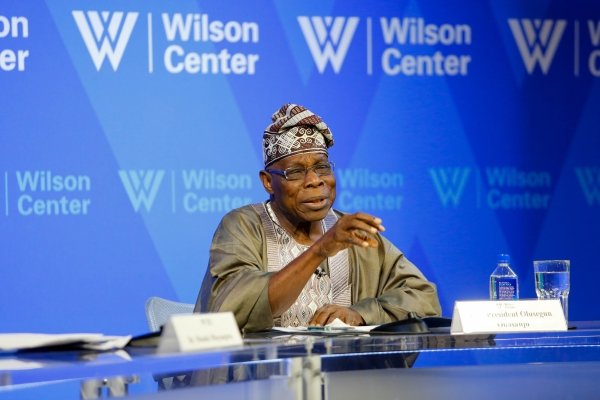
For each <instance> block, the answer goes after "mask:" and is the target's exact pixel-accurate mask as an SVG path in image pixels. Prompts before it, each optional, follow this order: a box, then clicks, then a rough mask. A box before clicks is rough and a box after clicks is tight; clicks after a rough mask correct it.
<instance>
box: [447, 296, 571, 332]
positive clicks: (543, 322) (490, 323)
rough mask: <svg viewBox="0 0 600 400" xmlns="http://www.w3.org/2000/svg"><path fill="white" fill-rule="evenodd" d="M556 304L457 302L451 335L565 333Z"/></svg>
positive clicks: (542, 302) (520, 301)
mask: <svg viewBox="0 0 600 400" xmlns="http://www.w3.org/2000/svg"><path fill="white" fill-rule="evenodd" d="M566 330H567V323H566V321H565V317H564V314H563V310H562V306H561V305H560V301H559V300H555V299H552V300H516V301H457V302H456V303H454V312H453V313H452V327H451V329H450V331H451V333H453V334H461V333H494V332H547V331H566Z"/></svg>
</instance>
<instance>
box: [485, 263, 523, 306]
mask: <svg viewBox="0 0 600 400" xmlns="http://www.w3.org/2000/svg"><path fill="white" fill-rule="evenodd" d="M518 299H519V278H518V277H517V274H515V273H514V271H513V270H512V269H510V256H509V255H508V254H498V259H497V266H496V269H495V270H494V272H492V275H490V300H518Z"/></svg>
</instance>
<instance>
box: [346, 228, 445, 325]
mask: <svg viewBox="0 0 600 400" xmlns="http://www.w3.org/2000/svg"><path fill="white" fill-rule="evenodd" d="M377 237H378V240H379V242H380V244H379V247H378V248H377V249H363V248H357V247H354V248H353V250H352V251H351V253H350V256H351V260H350V265H351V269H350V271H351V278H350V279H351V285H352V306H351V308H353V309H354V310H356V311H357V312H358V313H359V314H360V315H361V316H362V317H363V319H364V320H365V322H366V324H367V325H376V324H382V323H387V322H391V321H396V320H401V319H406V317H407V314H408V313H409V312H411V311H412V312H415V313H417V314H418V315H419V316H421V317H426V316H439V315H441V307H440V302H439V299H438V295H437V289H436V286H435V284H434V283H432V282H429V281H428V280H427V279H426V278H425V276H424V275H423V273H422V272H421V271H420V270H419V269H418V268H417V267H416V266H415V265H414V264H413V263H411V262H410V261H409V260H408V259H407V258H406V257H405V256H404V254H403V253H402V252H401V251H400V250H399V249H398V248H397V247H395V246H394V245H393V244H392V243H391V242H390V241H389V240H387V239H386V238H384V237H383V236H381V235H377Z"/></svg>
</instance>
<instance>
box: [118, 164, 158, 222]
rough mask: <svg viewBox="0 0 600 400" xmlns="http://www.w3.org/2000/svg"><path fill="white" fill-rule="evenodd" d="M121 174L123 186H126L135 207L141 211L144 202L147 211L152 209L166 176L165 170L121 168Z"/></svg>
mask: <svg viewBox="0 0 600 400" xmlns="http://www.w3.org/2000/svg"><path fill="white" fill-rule="evenodd" d="M119 176H120V177H121V182H123V186H125V190H126V191H127V195H128V196H129V200H130V201H131V204H132V205H133V209H134V210H135V211H136V212H139V211H140V206H141V205H142V204H143V205H144V207H145V208H146V211H150V209H151V208H152V204H154V199H155V198H156V193H158V188H159V187H160V184H161V182H162V179H163V177H164V176H165V171H164V170H157V171H154V170H152V169H149V170H146V171H135V170H128V171H125V170H120V171H119Z"/></svg>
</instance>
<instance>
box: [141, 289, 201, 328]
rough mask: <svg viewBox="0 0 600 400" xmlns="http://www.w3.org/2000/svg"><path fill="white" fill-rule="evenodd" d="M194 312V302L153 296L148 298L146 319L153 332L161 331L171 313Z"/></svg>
mask: <svg viewBox="0 0 600 400" xmlns="http://www.w3.org/2000/svg"><path fill="white" fill-rule="evenodd" d="M193 312H194V304H190V303H181V302H178V301H173V300H167V299H164V298H162V297H158V296H152V297H150V298H148V300H146V319H147V320H148V327H149V328H150V330H151V331H152V332H157V331H159V330H160V327H161V326H162V325H164V324H165V323H166V322H167V321H168V320H169V317H170V316H171V315H174V314H191V313H193Z"/></svg>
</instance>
